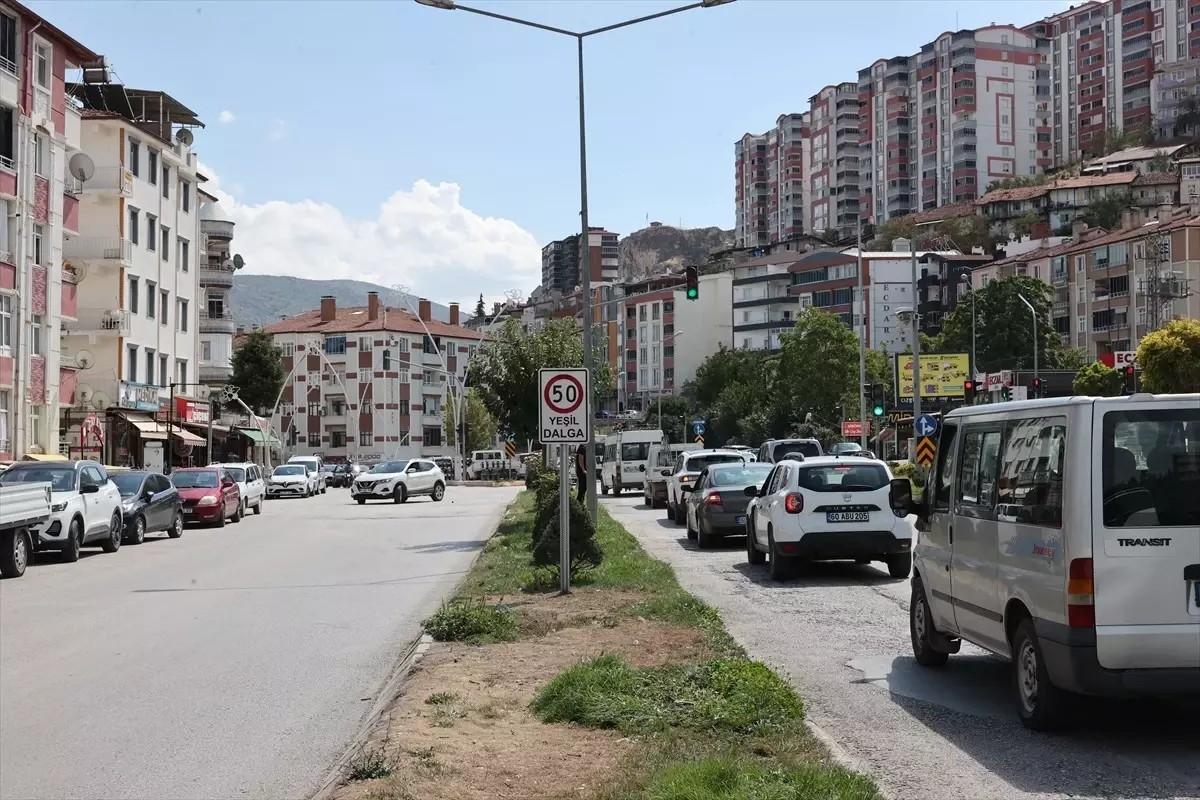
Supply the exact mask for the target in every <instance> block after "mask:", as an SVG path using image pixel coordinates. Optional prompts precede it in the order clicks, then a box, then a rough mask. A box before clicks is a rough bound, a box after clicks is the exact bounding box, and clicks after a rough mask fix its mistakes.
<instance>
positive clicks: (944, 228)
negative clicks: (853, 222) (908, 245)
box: [865, 214, 996, 253]
mask: <svg viewBox="0 0 1200 800" xmlns="http://www.w3.org/2000/svg"><path fill="white" fill-rule="evenodd" d="M914 236H915V238H916V246H917V249H922V248H930V247H934V246H936V245H939V244H940V243H943V242H946V241H947V240H949V242H951V243H953V245H954V247H956V248H958V249H959V250H961V251H962V252H964V253H969V252H971V251H972V250H973V249H974V248H976V247H979V248H982V249H983V250H984V252H991V250H992V248H993V247H995V245H996V240H995V237H993V236H992V234H991V232H990V231H989V229H988V222H987V220H986V219H985V218H984V217H981V216H979V215H977V214H968V215H966V216H962V217H954V218H952V219H948V220H944V221H942V222H940V223H938V224H937V225H922V226H921V227H920V228H918V227H917V226H916V225H915V224H914V223H913V222H912V220H911V218H910V217H897V218H895V219H889V220H887V221H886V222H884V223H882V224H880V225H879V226H878V227H876V228H875V236H874V237H873V238H872V239H871V241H870V242H868V243H867V244H866V245H865V248H866V249H867V250H875V251H880V250H885V251H886V250H891V249H892V242H893V240H895V239H908V240H909V241H910V242H911V241H913V238H914Z"/></svg>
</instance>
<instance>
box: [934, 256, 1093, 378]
mask: <svg viewBox="0 0 1200 800" xmlns="http://www.w3.org/2000/svg"><path fill="white" fill-rule="evenodd" d="M1021 295H1024V296H1025V298H1026V299H1027V300H1029V302H1030V303H1031V304H1032V305H1033V307H1034V309H1035V310H1036V312H1037V333H1038V337H1037V342H1038V365H1039V366H1040V367H1042V368H1044V369H1057V368H1061V367H1062V366H1063V365H1064V364H1070V363H1071V362H1072V359H1075V358H1077V356H1076V355H1075V354H1073V353H1069V352H1068V351H1067V348H1066V347H1065V346H1064V345H1063V343H1062V337H1061V336H1060V335H1059V333H1058V332H1057V331H1056V330H1054V326H1053V325H1052V324H1051V321H1050V309H1051V307H1052V305H1053V302H1052V298H1053V296H1054V288H1053V287H1052V286H1050V284H1048V283H1046V282H1044V281H1040V280H1038V279H1037V278H1032V277H1029V276H1024V275H1018V276H1013V277H1011V278H1005V279H1003V280H999V281H992V282H991V283H989V284H988V285H987V287H986V288H984V289H977V290H975V291H972V292H970V293H968V294H966V295H964V296H962V297H960V298H959V300H958V305H957V306H956V307H955V309H954V311H952V312H950V313H949V314H947V315H946V317H945V319H943V321H942V331H941V333H940V334H938V336H937V337H936V338H935V340H934V346H935V347H936V348H937V349H936V350H932V351H931V352H942V353H969V352H971V315H972V312H974V314H975V315H976V317H975V330H976V365H975V368H976V371H978V372H998V371H1000V370H1003V369H1032V368H1033V327H1034V326H1033V317H1032V315H1031V314H1030V313H1029V309H1028V308H1027V307H1026V306H1025V304H1024V303H1022V302H1021Z"/></svg>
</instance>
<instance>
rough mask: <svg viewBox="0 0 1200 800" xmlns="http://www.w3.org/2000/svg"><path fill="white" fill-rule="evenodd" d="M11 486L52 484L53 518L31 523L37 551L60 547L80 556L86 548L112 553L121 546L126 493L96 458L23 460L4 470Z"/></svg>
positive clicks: (69, 556) (67, 557)
mask: <svg viewBox="0 0 1200 800" xmlns="http://www.w3.org/2000/svg"><path fill="white" fill-rule="evenodd" d="M3 483H4V485H5V486H10V485H12V484H19V483H49V484H50V490H51V498H50V499H51V505H50V518H49V519H48V520H46V521H45V522H42V523H40V524H38V525H37V526H36V527H34V528H31V529H30V530H31V532H33V533H34V534H35V536H36V539H35V541H34V548H35V550H36V551H39V552H40V551H43V550H54V551H57V552H59V553H61V554H62V557H63V560H64V561H78V560H79V551H80V549H81V548H83V547H89V546H91V545H93V544H94V545H99V547H100V548H101V549H102V550H103V551H104V552H106V553H115V552H116V551H117V550H118V549H120V547H121V535H122V531H123V530H124V522H123V518H122V515H121V492H120V491H119V490H118V489H117V487H116V486H114V485H113V483H112V481H110V480H109V479H108V473H107V472H106V471H105V469H104V465H102V464H100V463H98V462H96V461H22V462H19V463H16V464H13V465H12V466H11V467H9V468H8V469H7V470H5V471H4V477H3Z"/></svg>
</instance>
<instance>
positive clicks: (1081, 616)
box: [1067, 558, 1096, 628]
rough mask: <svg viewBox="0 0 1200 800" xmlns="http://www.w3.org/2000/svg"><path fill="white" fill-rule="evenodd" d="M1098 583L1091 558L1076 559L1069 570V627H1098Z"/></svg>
mask: <svg viewBox="0 0 1200 800" xmlns="http://www.w3.org/2000/svg"><path fill="white" fill-rule="evenodd" d="M1095 595H1096V583H1095V580H1094V576H1093V572H1092V560H1091V559H1090V558H1076V559H1073V560H1072V561H1071V564H1070V566H1069V567H1068V568H1067V625H1069V626H1070V627H1072V628H1094V627H1096V605H1095V599H1096V598H1095Z"/></svg>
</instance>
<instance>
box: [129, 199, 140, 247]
mask: <svg viewBox="0 0 1200 800" xmlns="http://www.w3.org/2000/svg"><path fill="white" fill-rule="evenodd" d="M129 241H130V242H131V243H132V244H137V243H138V210H137V209H136V208H133V207H132V206H130V208H129Z"/></svg>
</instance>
